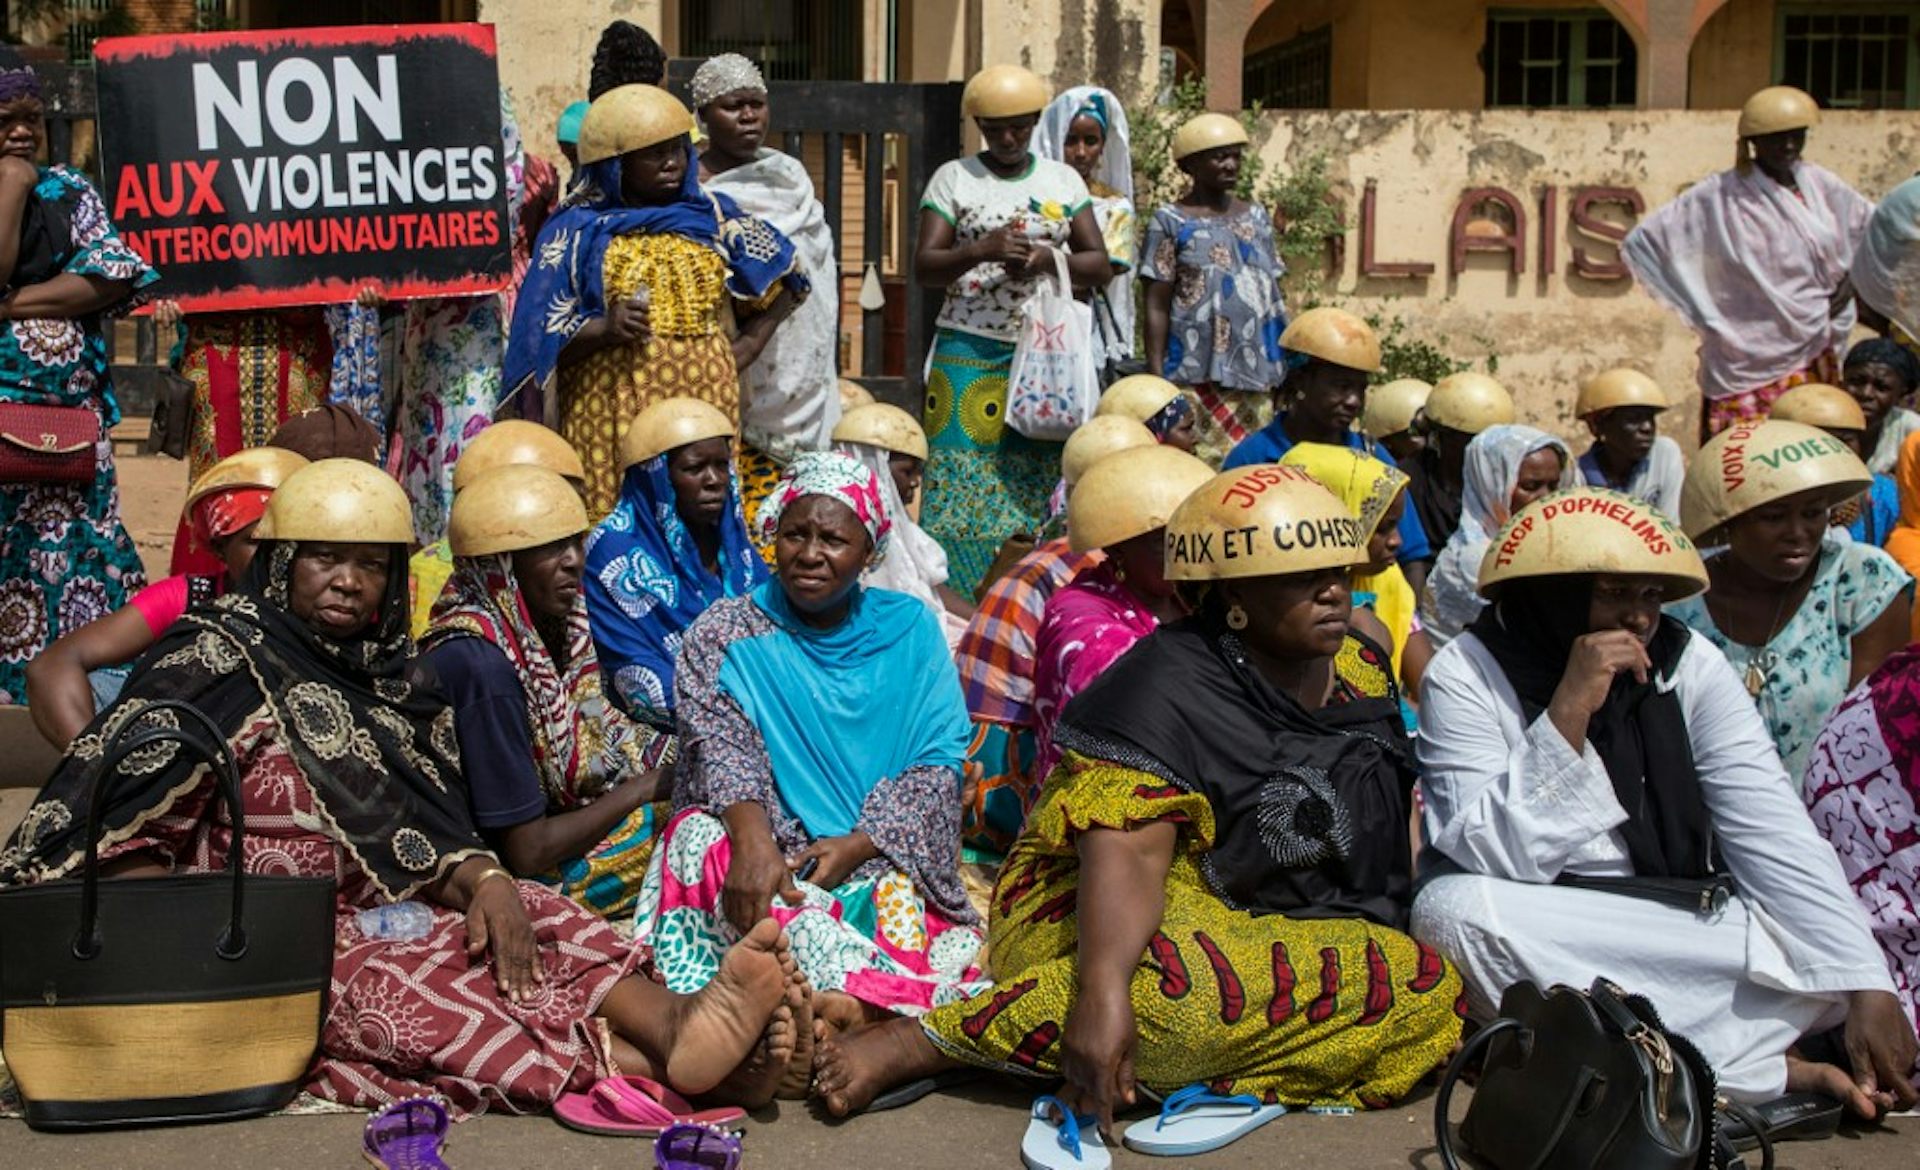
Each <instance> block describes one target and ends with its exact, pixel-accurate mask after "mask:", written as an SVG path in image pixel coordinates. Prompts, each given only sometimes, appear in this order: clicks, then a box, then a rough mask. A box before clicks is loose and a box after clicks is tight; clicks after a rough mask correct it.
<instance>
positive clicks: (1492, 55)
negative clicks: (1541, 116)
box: [1482, 8, 1639, 109]
mask: <svg viewBox="0 0 1920 1170" xmlns="http://www.w3.org/2000/svg"><path fill="white" fill-rule="evenodd" d="M1482 65H1483V66H1484V68H1485V70H1486V76H1487V88H1486V104H1487V107H1488V108H1489V109H1493V108H1497V107H1501V106H1518V107H1524V108H1532V109H1543V108H1554V107H1569V108H1586V109H1602V108H1606V107H1609V106H1626V107H1631V106H1633V105H1635V104H1636V102H1637V100H1638V92H1639V53H1638V51H1637V50H1636V49H1635V47H1634V43H1633V37H1632V36H1631V35H1629V34H1628V32H1627V30H1626V29H1625V28H1623V27H1622V26H1621V24H1620V22H1619V21H1617V20H1615V19H1614V18H1613V17H1612V16H1610V15H1608V14H1607V12H1606V10H1604V9H1600V8H1593V9H1569V10H1565V11H1559V12H1550V13H1548V12H1537V11H1527V10H1523V9H1498V8H1496V9H1492V10H1490V11H1489V12H1488V13H1487V45H1486V49H1485V50H1484V52H1483V54H1482Z"/></svg>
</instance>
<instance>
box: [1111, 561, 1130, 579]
mask: <svg viewBox="0 0 1920 1170" xmlns="http://www.w3.org/2000/svg"><path fill="white" fill-rule="evenodd" d="M1113 579H1114V580H1115V581H1125V580H1126V579H1127V567H1126V566H1125V565H1115V566H1114V567H1113Z"/></svg>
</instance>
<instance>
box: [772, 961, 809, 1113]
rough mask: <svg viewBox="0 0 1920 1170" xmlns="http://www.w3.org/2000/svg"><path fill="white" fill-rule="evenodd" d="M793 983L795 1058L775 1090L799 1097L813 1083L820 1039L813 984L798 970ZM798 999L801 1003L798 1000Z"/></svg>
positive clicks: (778, 1094)
mask: <svg viewBox="0 0 1920 1170" xmlns="http://www.w3.org/2000/svg"><path fill="white" fill-rule="evenodd" d="M789 986H790V987H792V989H793V994H790V995H789V996H788V997H787V1001H788V1002H789V1003H792V1004H793V1036H794V1043H793V1058H792V1059H791V1060H789V1061H788V1062H787V1072H786V1075H785V1076H783V1077H781V1078H780V1087H779V1088H778V1089H776V1090H775V1091H774V1096H776V1097H781V1098H784V1099H785V1100H788V1101H798V1100H801V1099H803V1098H805V1097H806V1095H807V1088H808V1087H809V1086H810V1085H812V1084H813V1056H814V1052H815V1051H816V1047H815V1046H816V1044H817V1043H818V1041H817V1039H816V1032H815V1024H814V1016H813V985H812V984H810V983H808V982H807V981H806V979H805V977H803V976H801V975H799V974H797V973H796V974H795V975H794V978H793V982H792V983H791V984H790V985H789ZM796 999H797V1000H798V1002H797V1003H796V1002H794V1001H795V1000H796Z"/></svg>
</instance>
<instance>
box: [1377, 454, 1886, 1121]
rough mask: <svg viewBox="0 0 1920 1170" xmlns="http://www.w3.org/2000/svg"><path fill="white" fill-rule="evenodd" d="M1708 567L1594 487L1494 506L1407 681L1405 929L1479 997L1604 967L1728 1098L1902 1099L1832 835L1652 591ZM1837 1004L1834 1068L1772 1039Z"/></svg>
mask: <svg viewBox="0 0 1920 1170" xmlns="http://www.w3.org/2000/svg"><path fill="white" fill-rule="evenodd" d="M1706 585H1707V572H1706V568H1705V566H1704V565H1703V564H1702V563H1701V560H1700V557H1699V554H1698V553H1696V552H1695V551H1694V548H1693V545H1692V543H1691V542H1690V541H1688V540H1687V538H1686V536H1685V535H1683V534H1682V533H1681V532H1680V530H1679V529H1678V528H1677V527H1675V526H1674V525H1673V523H1672V522H1671V521H1669V520H1667V519H1666V518H1665V517H1664V516H1663V515H1661V514H1660V513H1658V512H1655V511H1653V510H1651V509H1649V508H1647V507H1646V506H1645V505H1642V504H1640V503H1637V502H1635V501H1633V500H1632V499H1630V498H1629V497H1627V496H1624V495H1621V494H1619V493H1616V492H1610V491H1605V490H1602V489H1598V488H1575V489H1572V490H1570V491H1565V492H1560V493H1557V494H1555V495H1550V496H1547V497H1545V498H1543V499H1541V500H1538V501H1535V502H1534V503H1532V504H1530V505H1528V506H1527V507H1525V508H1523V509H1521V510H1520V511H1519V512H1518V513H1517V514H1516V515H1515V516H1514V517H1513V518H1512V519H1511V520H1509V521H1508V523H1507V524H1506V526H1505V527H1504V528H1503V529H1502V530H1501V532H1500V534H1499V535H1498V536H1496V537H1495V538H1494V540H1493V543H1492V545H1491V546H1490V549H1489V552H1488V555H1487V559H1486V561H1485V562H1484V564H1483V565H1482V567H1481V570H1480V590H1481V593H1482V595H1483V596H1486V597H1487V599H1488V600H1489V602H1491V604H1490V605H1489V606H1488V607H1487V608H1486V609H1485V610H1483V611H1482V612H1481V615H1480V617H1479V618H1478V619H1477V620H1476V621H1475V623H1474V624H1473V625H1472V626H1471V627H1470V628H1469V629H1468V630H1467V632H1466V633H1465V634H1463V635H1462V636H1461V637H1460V638H1458V639H1456V640H1455V641H1454V642H1452V643H1450V644H1449V645H1448V646H1447V648H1446V649H1445V650H1443V651H1442V652H1441V653H1440V654H1438V655H1436V656H1435V658H1434V660H1433V663H1432V665H1431V666H1429V667H1428V669H1427V674H1426V678H1425V680H1424V682H1423V685H1422V692H1421V708H1420V763H1421V784H1422V786H1423V794H1424V797H1425V808H1426V825H1427V840H1428V842H1429V848H1428V851H1427V853H1426V855H1425V856H1423V858H1422V878H1423V885H1422V888H1421V891H1420V894H1419V896H1418V898H1417V899H1416V901H1415V903H1414V912H1413V930H1414V935H1415V936H1416V937H1417V938H1419V939H1421V940H1422V941H1424V942H1427V943H1430V944H1432V945H1433V946H1436V947H1438V948H1439V949H1440V950H1441V951H1442V952H1443V953H1445V954H1446V956H1447V957H1448V958H1449V959H1451V960H1453V962H1454V963H1456V964H1458V966H1459V968H1460V972H1461V974H1462V976H1464V978H1465V979H1466V983H1467V991H1468V996H1469V1005H1470V1007H1471V1008H1472V1009H1473V1010H1474V1011H1475V1012H1476V1013H1477V1014H1479V1015H1481V1016H1483V1017H1484V1016H1486V1015H1487V1014H1489V1013H1490V1011H1491V1009H1492V1006H1493V1005H1494V1004H1497V1003H1498V1002H1499V1000H1500V997H1501V995H1502V994H1503V993H1504V992H1505V990H1506V989H1507V988H1508V987H1509V986H1511V985H1512V984H1514V983H1517V982H1520V981H1522V980H1531V981H1532V982H1534V983H1536V984H1538V985H1540V986H1541V987H1547V986H1550V985H1552V984H1556V983H1564V984H1568V985H1571V986H1576V987H1586V986H1588V985H1589V984H1590V983H1592V981H1593V980H1594V978H1595V977H1597V976H1606V977H1607V978H1609V979H1612V980H1614V981H1615V982H1617V983H1620V984H1621V985H1623V986H1625V987H1627V988H1629V989H1630V990H1632V991H1636V992H1639V993H1641V994H1644V995H1646V996H1647V997H1648V998H1649V999H1651V1000H1652V1001H1653V1003H1654V1005H1655V1006H1656V1007H1658V1008H1659V1010H1660V1013H1661V1016H1662V1018H1663V1019H1664V1020H1665V1022H1666V1024H1667V1025H1668V1026H1669V1027H1671V1028H1673V1029H1674V1030H1675V1031H1676V1032H1678V1033H1680V1034H1682V1035H1684V1036H1686V1037H1688V1038H1689V1039H1690V1040H1692V1041H1693V1042H1694V1044H1695V1045H1697V1046H1698V1047H1699V1048H1700V1050H1701V1051H1702V1052H1703V1053H1704V1054H1705V1055H1706V1057H1707V1059H1708V1061H1709V1062H1710V1063H1712V1065H1713V1066H1714V1069H1715V1071H1716V1073H1717V1074H1718V1078H1719V1087H1720V1088H1721V1090H1722V1091H1724V1092H1726V1093H1728V1094H1729V1095H1731V1096H1733V1097H1735V1098H1737V1099H1740V1100H1743V1101H1749V1102H1753V1101H1762V1100H1766V1099H1768V1098H1770V1097H1774V1096H1777V1095H1778V1094H1780V1093H1781V1092H1782V1091H1784V1090H1786V1089H1788V1088H1794V1089H1812V1090H1818V1091H1822V1092H1826V1093H1828V1094H1830V1095H1832V1096H1835V1097H1840V1098H1844V1099H1846V1100H1847V1101H1848V1103H1849V1104H1851V1105H1852V1106H1853V1108H1854V1109H1855V1110H1856V1111H1858V1112H1860V1113H1862V1114H1864V1115H1867V1116H1872V1115H1873V1114H1874V1113H1875V1112H1876V1111H1877V1110H1878V1109H1881V1108H1886V1107H1888V1106H1891V1105H1894V1104H1896V1103H1898V1104H1900V1105H1901V1106H1903V1107H1904V1106H1906V1105H1910V1104H1912V1102H1913V1101H1914V1100H1915V1094H1914V1090H1913V1087H1912V1086H1911V1084H1910V1083H1909V1082H1908V1080H1907V1077H1906V1073H1907V1071H1908V1070H1910V1069H1911V1068H1912V1067H1913V1059H1914V1055H1915V1051H1916V1042H1915V1037H1914V1032H1913V1029H1912V1028H1911V1027H1910V1026H1909V1025H1908V1024H1907V1021H1906V1018H1905V1016H1904V1015H1903V1014H1902V1012H1901V1008H1900V1005H1899V1002H1898V1001H1897V1000H1896V999H1895V998H1894V997H1893V994H1892V987H1891V983H1890V981H1889V978H1888V974H1887V970H1886V967H1885V965H1884V964H1883V963H1882V962H1881V961H1880V956H1879V953H1878V950H1877V948H1876V947H1875V945H1874V942H1873V939H1872V937H1871V935H1870V934H1869V933H1868V930H1867V924H1866V921H1865V919H1864V918H1863V917H1862V916H1861V914H1860V912H1859V910H1858V909H1857V908H1856V907H1855V906H1854V904H1853V902H1852V900H1851V899H1850V898H1849V897H1848V896H1847V893H1848V891H1847V886H1846V883H1845V882H1844V881H1843V880H1842V878H1841V875H1840V870H1839V866H1838V864H1837V863H1836V861H1835V859H1834V855H1833V851H1832V850H1831V849H1828V848H1825V847H1824V846H1823V845H1822V843H1821V842H1820V840H1819V838H1818V837H1816V836H1815V835H1814V832H1813V826H1812V824H1811V823H1810V822H1809V821H1808V819H1807V816H1806V812H1805V810H1804V809H1802V808H1801V806H1800V801H1799V799H1798V798H1797V797H1796V796H1795V794H1794V791H1793V788H1792V787H1791V786H1790V784H1789V783H1788V780H1787V774H1786V771H1785V769H1784V768H1783V767H1782V766H1781V763H1780V757H1779V755H1778V754H1777V753H1776V752H1775V750H1774V747H1773V743H1772V740H1771V739H1770V738H1769V736H1768V734H1767V729H1766V727H1765V726H1764V725H1763V724H1762V723H1761V721H1760V716H1759V714H1758V712H1757V711H1756V709H1755V708H1754V705H1753V703H1752V701H1751V699H1750V698H1749V697H1748V695H1747V693H1746V691H1745V689H1744V688H1742V687H1741V685H1740V683H1739V681H1738V680H1737V679H1736V678H1735V677H1734V673H1733V668H1732V667H1731V666H1729V665H1728V664H1727V660H1726V658H1725V657H1724V656H1723V655H1721V653H1720V652H1719V651H1718V650H1717V649H1715V647H1714V646H1713V644H1712V643H1711V642H1709V641H1707V640H1706V639H1705V638H1704V637H1702V636H1700V635H1698V634H1695V633H1693V632H1691V631H1689V630H1688V629H1687V627H1685V626H1684V625H1682V624H1681V623H1680V622H1679V621H1677V620H1676V619H1674V618H1673V617H1671V616H1664V615H1662V613H1661V606H1662V605H1663V604H1664V603H1667V602H1671V601H1676V600H1679V599H1681V598H1684V597H1687V596H1690V595H1693V594H1697V593H1699V592H1700V591H1701V590H1702V589H1704V588H1705V587H1706ZM1843 1021H1844V1023H1845V1025H1846V1031H1845V1047H1846V1050H1847V1052H1848V1055H1849V1058H1850V1060H1851V1062H1852V1065H1853V1073H1852V1075H1851V1077H1850V1076H1849V1075H1848V1074H1847V1073H1845V1072H1843V1071H1841V1070H1840V1069H1839V1068H1838V1067H1836V1066H1835V1065H1832V1064H1823V1063H1816V1062H1813V1061H1810V1060H1802V1059H1800V1058H1799V1057H1798V1056H1797V1055H1795V1054H1794V1053H1791V1052H1790V1051H1789V1050H1790V1049H1791V1048H1792V1047H1793V1046H1795V1045H1796V1044H1797V1043H1798V1042H1799V1041H1800V1039H1801V1037H1802V1036H1805V1035H1808V1034H1811V1033H1816V1032H1821V1031H1824V1030H1827V1029H1832V1028H1835V1027H1836V1026H1838V1025H1839V1024H1841V1023H1842V1022H1843Z"/></svg>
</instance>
